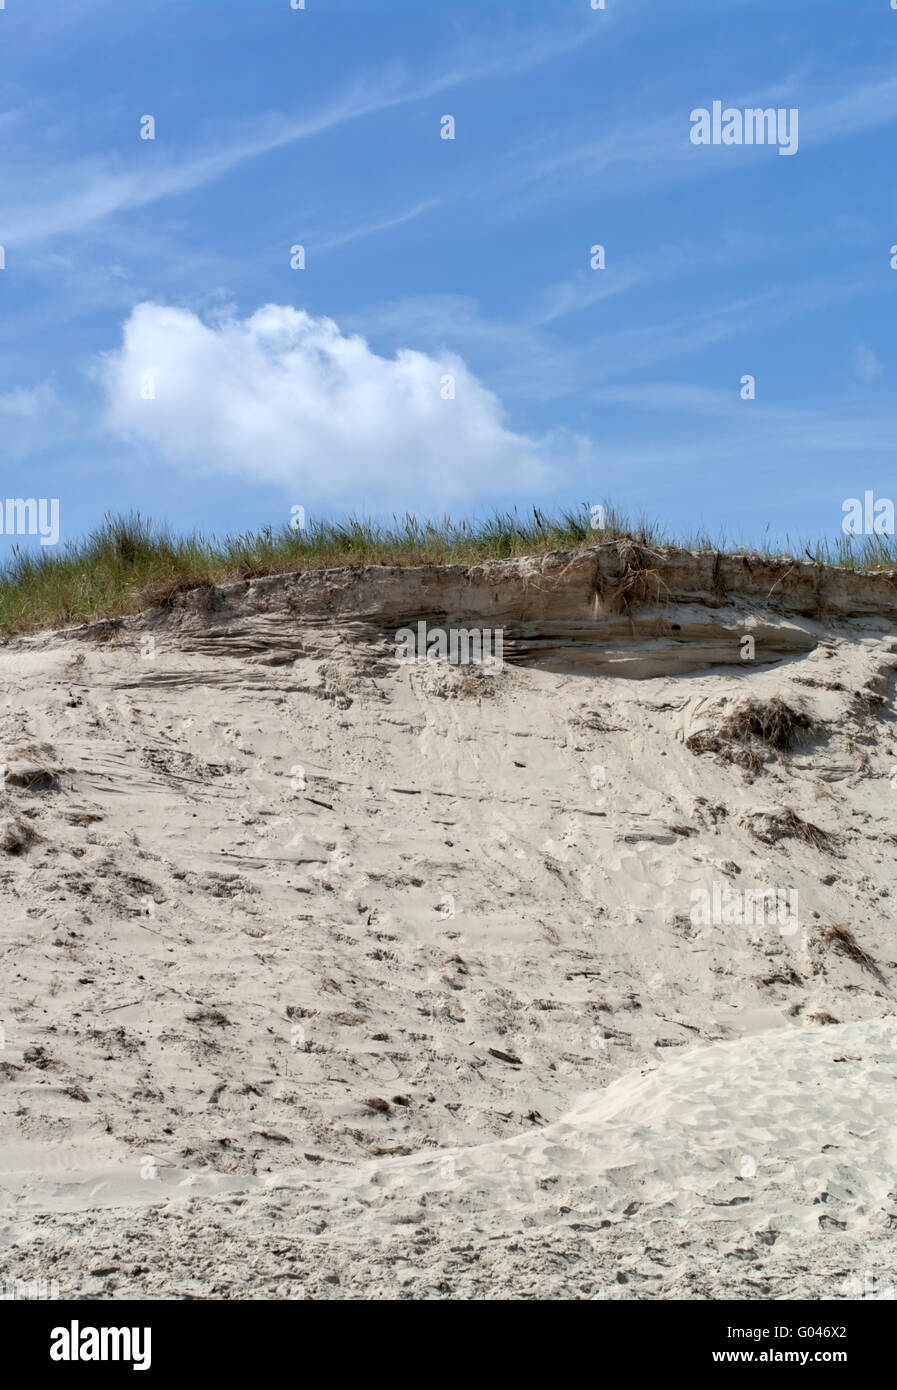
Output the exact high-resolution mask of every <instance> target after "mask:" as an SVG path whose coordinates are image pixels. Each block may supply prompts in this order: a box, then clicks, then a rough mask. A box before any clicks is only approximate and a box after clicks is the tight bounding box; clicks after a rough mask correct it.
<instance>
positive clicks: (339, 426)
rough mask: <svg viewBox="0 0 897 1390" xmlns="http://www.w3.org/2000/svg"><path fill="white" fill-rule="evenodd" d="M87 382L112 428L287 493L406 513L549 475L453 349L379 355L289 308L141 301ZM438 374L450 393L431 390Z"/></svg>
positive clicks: (532, 484) (162, 453)
mask: <svg viewBox="0 0 897 1390" xmlns="http://www.w3.org/2000/svg"><path fill="white" fill-rule="evenodd" d="M98 375H99V377H100V380H101V382H102V384H103V387H104V389H105V393H106V398H107V424H108V425H109V426H110V427H111V428H112V429H113V430H114V431H115V432H116V433H117V434H119V435H120V436H122V437H125V438H127V439H129V440H131V441H132V442H133V443H135V444H137V445H139V446H146V447H148V448H149V449H150V450H151V451H152V453H153V455H154V456H156V457H158V458H160V459H161V460H163V461H165V462H167V463H169V464H172V465H175V466H183V467H184V468H188V469H190V470H191V471H192V472H196V471H204V472H209V473H212V472H217V473H220V474H227V475H231V476H237V477H240V478H242V479H250V480H252V479H255V480H258V481H259V482H265V483H281V484H283V485H284V487H288V488H290V489H291V490H292V492H293V493H294V494H295V496H296V497H298V498H299V499H300V500H303V499H305V498H308V499H309V500H312V501H321V502H325V503H327V504H330V505H334V506H341V507H344V506H349V507H355V508H357V509H358V510H363V509H364V508H367V507H373V506H374V505H380V506H387V507H392V506H397V507H401V508H403V509H404V508H405V507H420V506H421V505H427V504H433V503H440V504H443V503H446V504H447V503H451V502H454V501H456V500H457V501H462V500H465V499H469V498H470V497H472V496H474V495H478V496H488V495H489V494H490V493H491V494H493V495H495V494H497V493H500V492H502V491H513V492H515V493H517V494H518V495H523V496H524V497H526V498H528V497H529V496H531V495H534V494H536V493H537V492H538V491H539V490H541V489H542V488H544V487H546V486H548V485H551V484H553V483H555V482H557V481H558V479H557V478H556V476H555V474H554V473H553V470H552V468H551V467H550V466H549V460H548V450H549V442H548V441H544V440H542V441H540V440H536V439H533V438H531V437H529V436H526V435H523V434H518V433H515V432H513V431H512V430H510V429H509V428H508V427H507V424H506V423H505V417H504V411H503V409H502V407H501V404H500V402H499V400H498V399H497V397H496V396H495V395H494V394H493V393H492V392H491V391H489V390H487V389H486V387H484V386H483V385H482V383H481V382H479V381H478V380H477V379H476V377H475V376H474V375H473V374H472V373H471V372H470V371H469V370H468V368H467V366H466V365H465V363H464V362H463V360H462V359H461V358H460V357H458V356H456V355H455V354H453V353H449V352H445V351H443V352H441V353H440V354H439V355H432V356H431V355H428V354H426V353H423V352H416V351H410V350H408V349H401V350H400V351H399V352H398V353H397V354H396V356H395V357H394V358H386V357H381V356H379V355H378V354H377V353H375V352H373V351H372V350H371V348H370V347H369V345H368V343H367V342H366V341H365V339H364V338H362V337H360V336H358V335H352V336H347V335H344V334H343V333H342V332H341V331H340V329H339V327H338V326H337V324H336V323H334V322H333V320H332V319H328V318H314V317H313V316H312V315H310V314H308V313H305V312H304V311H303V310H298V309H294V308H292V307H291V306H288V305H278V304H268V305H265V306H263V307H262V308H260V309H258V310H257V311H256V312H255V313H254V314H252V315H251V317H249V318H245V319H239V318H234V317H230V318H225V319H219V320H218V321H216V322H214V323H204V322H203V321H202V320H201V319H200V318H199V317H197V315H196V314H194V313H191V312H189V311H188V310H185V309H181V308H168V307H165V306H162V305H159V304H152V303H145V304H140V305H138V306H137V307H136V308H135V309H134V310H133V312H132V313H131V315H130V317H129V318H128V320H127V322H126V323H125V325H124V333H123V340H122V345H121V347H120V348H119V349H118V350H117V351H115V352H110V353H106V354H104V355H103V357H102V359H101V362H100V365H99V369H98ZM148 376H149V377H152V379H153V389H154V391H155V397H154V398H153V399H144V394H143V393H144V392H145V390H146V387H145V385H144V384H143V383H144V381H145V378H146V377H148ZM447 376H451V377H453V378H454V390H455V398H454V399H443V380H444V378H445V377H447ZM551 445H552V447H553V448H554V450H555V453H557V452H558V451H559V450H560V448H561V447H562V445H561V444H560V443H559V441H558V440H557V439H554V440H552V441H551ZM563 447H565V448H566V449H567V451H568V452H575V453H577V454H579V455H580V457H582V455H583V453H584V451H585V446H584V445H583V444H582V442H581V441H580V442H578V443H577V442H575V441H574V442H572V443H571V442H570V441H569V440H568V441H566V442H565V445H564V446H563Z"/></svg>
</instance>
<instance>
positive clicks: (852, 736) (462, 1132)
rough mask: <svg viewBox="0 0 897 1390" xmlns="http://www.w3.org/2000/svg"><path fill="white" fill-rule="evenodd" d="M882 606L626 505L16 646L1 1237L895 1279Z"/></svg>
mask: <svg viewBox="0 0 897 1390" xmlns="http://www.w3.org/2000/svg"><path fill="white" fill-rule="evenodd" d="M895 606H897V590H895V587H894V581H893V576H889V575H882V576H862V575H852V574H846V573H843V572H834V571H827V570H824V569H822V568H821V567H819V566H816V565H812V564H806V565H797V564H795V563H794V562H791V561H787V562H786V561H770V560H768V559H763V560H761V559H759V558H758V557H723V558H720V557H714V556H713V555H710V554H702V555H692V554H689V553H688V552H680V551H657V552H645V551H639V550H637V549H636V548H635V547H631V546H626V545H612V546H603V547H600V548H597V549H594V548H593V549H589V550H585V551H583V552H577V553H576V554H564V555H555V556H548V557H544V558H540V559H538V560H536V559H533V560H525V561H507V562H495V563H491V564H488V565H482V566H472V567H456V568H448V569H440V568H438V567H431V568H427V569H421V570H402V569H381V568H374V569H366V570H355V571H352V570H344V571H326V572H320V573H311V574H304V575H300V576H288V577H279V578H276V579H263V580H255V581H251V582H247V583H244V584H239V585H234V586H232V587H230V588H228V589H222V590H213V591H199V592H195V593H192V594H189V595H181V596H178V597H177V598H176V599H175V600H174V601H173V602H172V603H170V604H169V605H168V606H166V607H165V608H162V609H158V610H154V611H152V612H150V613H147V614H144V615H141V616H140V617H138V618H133V619H127V620H121V621H118V622H112V623H110V622H103V623H97V624H93V625H89V626H87V627H84V628H79V629H75V630H71V631H66V632H58V633H50V634H41V635H39V636H37V637H30V638H27V639H19V640H17V641H15V642H10V643H8V644H6V646H5V648H4V652H3V703H2V712H0V737H2V742H3V747H4V749H5V755H6V756H5V762H6V767H7V777H6V783H5V788H4V816H5V822H4V826H3V829H2V836H3V838H2V845H3V849H4V853H3V854H2V856H0V874H2V883H0V888H2V893H3V917H2V961H3V1003H2V1006H0V1022H2V1023H3V1026H4V1031H5V1047H4V1050H3V1051H2V1053H0V1106H2V1110H3V1128H2V1138H0V1189H2V1194H3V1216H2V1220H0V1232H2V1236H0V1239H2V1245H0V1249H2V1258H0V1271H2V1277H4V1278H7V1279H21V1280H28V1279H34V1278H37V1277H44V1278H47V1277H52V1278H55V1279H57V1280H58V1282H59V1286H60V1291H61V1294H62V1295H63V1296H69V1297H80V1296H85V1295H86V1296H91V1297H101V1298H114V1297H124V1296H133V1297H151V1298H157V1297H195V1296H200V1297H215V1298H236V1297H271V1296H285V1297H302V1296H305V1297H328V1298H332V1297H353V1298H359V1297H396V1296H401V1297H455V1298H468V1297H478V1298H479V1297H490V1298H491V1297H495V1298H507V1297H510V1298H516V1297H541V1298H552V1297H573V1298H598V1297H601V1298H681V1297H700V1298H727V1297H737V1298H765V1297H779V1298H792V1297H800V1296H808V1297H813V1298H824V1299H828V1298H836V1299H837V1298H852V1297H869V1296H874V1297H892V1296H893V1288H892V1286H893V1285H895V1284H897V1271H895V1269H894V1262H893V1256H892V1254H891V1251H892V1247H893V1228H894V1227H895V1225H897V1187H895V1183H897V1178H895V1173H897V1162H895V1160H897V1152H895V1139H894V1129H893V1120H892V1114H893V1102H894V1096H895V1089H894V1081H895V1076H894V1073H895V1067H897V1006H895V999H894V983H895V979H897V974H895V972H897V948H895V907H894V901H893V899H892V895H891V892H890V881H889V869H890V865H891V864H892V863H893V854H894V844H895V841H897V817H895V805H897V790H895V786H897V748H895V744H894V734H893V731H894V723H893V719H894V676H895V671H897V637H895V635H894V617H895ZM418 621H426V622H428V623H430V624H439V623H442V624H444V625H452V624H466V625H467V626H474V625H476V624H478V623H480V624H488V625H490V626H492V627H495V626H498V627H501V628H502V629H503V631H504V632H505V634H506V642H505V656H506V662H505V665H504V667H503V669H502V670H500V671H499V672H498V673H497V674H491V675H486V674H484V673H483V672H482V671H480V670H479V669H477V668H467V667H463V668H459V667H452V666H447V665H439V664H434V665H418V664H403V663H399V662H397V661H396V659H395V653H394V646H393V638H394V635H395V632H396V630H397V629H398V628H399V627H402V626H403V625H405V624H406V623H416V622H418ZM745 637H749V638H752V639H753V659H752V660H747V661H746V660H744V659H743V656H744V653H745V644H744V638H745ZM776 701H778V702H781V704H782V705H783V706H784V707H785V708H786V709H787V710H788V711H790V712H791V715H792V716H795V717H797V720H798V722H797V724H796V725H795V727H794V729H793V731H792V733H793V739H792V738H791V735H789V736H788V737H785V738H784V739H783V740H779V739H777V736H776V735H775V734H773V735H770V736H769V737H766V736H764V735H763V734H754V735H751V733H750V719H749V718H747V722H746V716H745V714H744V711H745V708H746V704H750V705H751V706H753V707H755V708H756V709H757V710H760V711H762V710H768V709H769V708H770V707H772V706H773V704H774V702H776ZM757 717H758V718H759V716H757ZM789 743H790V746H789ZM701 894H704V895H705V900H706V902H707V903H709V904H711V906H712V904H713V903H714V902H716V903H717V904H719V903H720V902H722V903H724V904H725V906H726V917H725V918H724V919H723V920H716V921H714V920H710V921H702V920H701V919H700V915H699V914H697V913H696V911H695V903H696V902H698V901H701ZM714 894H715V895H716V896H715V897H714ZM764 894H771V895H772V897H771V898H770V899H768V901H769V902H772V901H774V900H775V895H776V894H778V895H780V896H781V895H784V897H781V901H782V902H783V903H784V904H788V903H789V902H794V903H795V904H796V911H795V912H794V913H793V914H791V915H788V913H787V912H783V914H782V915H781V917H780V918H774V919H773V920H768V918H762V917H761V918H759V919H758V917H757V913H756V911H754V904H755V902H756V901H766V900H765V899H763V895H764ZM789 895H792V896H791V897H789ZM711 915H713V914H712V913H711ZM717 916H718V914H717ZM745 917H747V918H748V920H745ZM85 1251H87V1252H88V1254H87V1255H85ZM870 1279H871V1280H872V1283H870ZM870 1290H871V1291H872V1292H871V1294H870Z"/></svg>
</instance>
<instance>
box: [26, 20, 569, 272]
mask: <svg viewBox="0 0 897 1390" xmlns="http://www.w3.org/2000/svg"><path fill="white" fill-rule="evenodd" d="M593 36H594V35H593V33H590V31H589V29H588V28H587V27H585V28H584V27H582V26H578V27H576V28H570V27H569V26H568V27H565V28H564V29H562V30H561V31H557V30H556V31H553V32H545V31H533V32H530V33H525V34H523V35H522V36H521V37H520V38H519V39H518V40H516V41H515V42H513V43H511V44H510V45H509V46H508V47H507V48H506V49H505V50H504V51H502V52H501V53H500V55H499V56H497V57H489V58H487V59H482V57H480V58H479V59H477V58H476V57H475V52H474V51H475V48H476V44H475V42H474V41H471V42H470V43H468V44H467V45H466V52H465V54H464V55H463V61H462V60H457V61H456V62H455V63H454V64H453V65H452V66H451V67H449V68H447V69H446V70H445V71H443V72H441V73H438V74H436V75H434V76H432V77H430V78H429V79H427V80H425V81H423V82H416V83H415V82H409V81H408V78H407V75H406V72H405V70H404V67H403V66H402V65H399V64H394V65H392V67H391V68H390V69H389V70H388V71H386V72H385V73H384V74H383V75H381V76H379V77H378V78H376V79H370V78H368V79H363V80H360V81H358V82H356V83H355V84H354V85H352V86H351V87H349V88H348V89H347V91H346V92H345V93H344V94H343V95H342V96H340V97H339V98H337V99H336V100H335V101H333V102H331V103H329V104H328V105H327V106H325V107H323V108H322V109H321V110H320V111H318V112H315V113H312V114H310V115H303V116H298V117H294V116H287V115H283V114H281V113H269V114H267V115H264V116H260V117H257V118H254V119H249V120H246V121H245V122H242V123H241V126H240V129H239V133H237V134H235V135H234V136H233V137H232V138H231V139H230V140H229V141H227V142H225V143H221V144H218V145H216V146H210V147H209V148H206V149H200V150H198V151H196V152H194V153H192V154H189V155H187V156H186V157H184V158H182V159H178V160H170V161H168V162H166V163H163V164H161V165H160V166H159V167H155V168H152V169H147V168H145V167H142V166H141V165H138V164H136V163H135V164H131V165H128V166H125V165H124V164H123V162H121V161H119V162H118V163H117V164H114V163H113V162H111V161H110V160H108V159H104V158H100V157H96V156H94V157H84V158H80V159H77V160H75V161H74V162H72V161H65V162H63V163H59V162H55V161H54V162H53V163H52V165H51V166H50V167H47V168H45V169H44V170H43V172H41V171H40V169H38V170H37V172H36V173H35V170H34V168H33V159H32V158H31V156H29V161H30V167H29V174H30V177H29V178H28V180H27V181H25V180H24V179H23V173H24V169H23V168H22V167H20V168H6V169H3V168H0V203H2V206H3V213H2V216H0V239H2V241H3V243H4V244H5V245H7V246H10V245H11V246H16V245H19V244H22V243H30V242H38V241H42V240H45V239H47V238H48V237H54V236H62V235H69V234H72V233H75V232H80V231H83V230H84V229H85V228H87V227H89V226H91V225H93V224H95V223H97V222H100V221H102V220H103V219H105V218H107V217H111V216H113V215H115V214H118V213H123V212H128V211H131V210H134V209H137V208H142V207H146V206H149V205H150V204H153V203H156V202H159V201H160V200H162V199H165V198H172V197H176V196H178V195H180V194H184V193H188V192H191V191H192V190H193V189H196V188H200V187H202V186H204V185H207V184H210V183H213V182H215V181H216V180H218V179H220V178H223V177H224V176H225V175H227V174H230V173H231V172H233V171H234V170H236V169H237V168H239V167H240V166H241V165H243V164H245V163H247V162H248V161H250V160H253V159H257V158H259V157H260V156H262V155H266V154H270V153H272V152H274V151H275V150H278V149H282V148H284V147H286V146H289V145H293V144H296V143H297V142H300V141H303V140H308V139H311V138H313V137H315V136H318V135H322V134H324V133H325V132H327V131H330V130H334V129H336V128H337V127H339V126H342V125H345V124H347V123H349V122H352V121H358V120H361V119H362V118H364V117H367V116H371V115H375V114H378V113H380V112H385V111H389V110H393V109H395V108H397V107H401V106H406V105H410V104H413V103H415V102H420V101H424V100H426V99H428V98H430V97H434V96H438V95H441V94H442V93H447V92H449V91H451V90H453V89H455V88H457V87H461V86H463V85H465V84H467V83H473V82H481V81H484V80H486V79H491V80H501V79H503V78H511V77H515V76H520V75H522V74H524V73H526V72H528V71H530V70H531V69H533V68H535V67H538V66H541V65H543V64H545V63H549V62H552V61H553V60H554V59H556V58H558V57H561V56H562V55H563V54H565V53H567V52H569V51H570V50H571V49H573V48H576V47H579V46H580V45H581V44H583V43H585V42H587V41H588V40H589V38H590V37H593ZM22 109H23V108H18V109H16V110H15V111H12V112H10V113H7V115H8V116H9V118H10V119H18V117H19V116H20V114H21V111H22ZM0 120H2V117H0ZM7 154H9V151H8V150H7ZM23 186H24V187H26V188H27V189H28V190H29V191H28V194H27V195H26V196H25V197H24V198H23V197H22V194H21V190H22V188H23ZM431 204H432V200H429V199H428V200H423V201H422V204H421V207H420V211H423V210H425V207H427V206H430V205H431ZM401 220H405V219H403V218H399V219H397V220H396V222H394V223H393V224H392V225H398V222H399V221H401ZM386 225H389V223H388V222H387V223H385V224H384V226H386ZM376 229H377V230H379V229H380V228H376ZM360 234H362V235H363V234H364V233H360Z"/></svg>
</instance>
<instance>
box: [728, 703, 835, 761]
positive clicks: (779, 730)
mask: <svg viewBox="0 0 897 1390" xmlns="http://www.w3.org/2000/svg"><path fill="white" fill-rule="evenodd" d="M815 729H816V724H815V723H814V721H813V720H812V719H811V718H810V716H809V715H808V714H807V712H806V710H803V709H799V708H795V707H794V706H792V705H789V704H786V702H785V701H784V700H780V699H779V697H778V696H777V695H775V696H773V698H772V699H771V700H743V701H742V702H741V703H740V704H739V705H736V707H735V709H734V710H733V711H732V713H731V714H730V715H728V716H727V718H726V719H724V720H723V723H722V724H721V725H720V728H719V734H720V737H721V738H724V739H731V740H734V741H737V742H740V743H747V742H749V741H750V740H751V739H758V740H759V741H760V742H761V743H765V744H766V745H767V746H768V747H770V748H775V749H776V750H777V751H778V752H783V751H784V752H787V751H788V750H789V749H790V748H791V747H792V746H793V745H794V744H795V743H796V742H798V741H799V740H801V739H803V738H806V737H808V736H809V735H810V734H812V733H813V732H814V731H815Z"/></svg>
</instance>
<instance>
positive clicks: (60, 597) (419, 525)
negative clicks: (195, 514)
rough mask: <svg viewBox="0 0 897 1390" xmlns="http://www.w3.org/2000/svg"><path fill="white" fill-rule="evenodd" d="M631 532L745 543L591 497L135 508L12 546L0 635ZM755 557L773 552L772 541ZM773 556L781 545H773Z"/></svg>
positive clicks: (712, 545) (704, 546) (876, 543)
mask: <svg viewBox="0 0 897 1390" xmlns="http://www.w3.org/2000/svg"><path fill="white" fill-rule="evenodd" d="M624 538H625V539H628V540H631V541H632V542H634V543H635V544H636V545H639V546H660V545H680V546H683V547H685V548H687V549H689V550H708V549H710V550H720V551H726V552H728V553H733V552H739V551H744V550H746V549H747V548H746V547H744V546H737V547H736V546H731V545H729V544H728V543H727V542H726V541H725V539H724V538H723V537H720V538H717V539H716V540H714V539H713V538H711V537H710V536H709V535H708V534H706V533H701V534H696V535H693V536H690V537H681V536H680V537H676V536H674V535H672V534H669V533H667V532H665V531H664V530H663V529H662V528H661V527H659V526H657V525H655V524H654V523H651V522H649V521H647V520H644V519H643V520H641V521H639V522H637V523H635V524H634V523H633V522H631V521H630V520H629V519H628V518H626V517H625V516H624V515H623V514H622V513H620V512H619V511H617V510H616V509H615V508H614V507H611V506H608V507H607V508H606V512H605V526H604V527H603V529H602V530H600V531H597V530H593V529H592V527H591V513H590V509H589V507H588V505H587V504H585V503H584V504H583V505H582V506H581V507H579V508H577V509H574V510H572V511H570V510H568V511H562V512H560V513H558V514H557V515H547V514H546V513H544V512H542V511H540V510H539V508H538V507H533V508H532V511H531V512H528V513H524V514H522V515H521V514H520V513H518V512H517V510H516V508H515V509H514V510H513V511H505V512H496V513H495V514H494V515H493V516H491V517H487V518H486V519H484V520H474V521H455V520H453V519H452V518H451V517H448V516H446V517H443V518H442V520H441V521H427V520H422V519H420V518H418V517H416V516H412V515H411V514H409V513H406V514H405V515H404V516H402V517H399V516H394V517H393V520H392V522H391V523H390V524H388V525H382V524H378V523H375V522H372V521H363V520H358V519H356V518H352V517H349V518H346V519H345V520H342V521H321V522H312V523H311V524H310V525H309V526H308V527H307V528H306V529H305V530H304V531H296V532H294V531H292V530H291V529H290V528H289V526H287V525H284V526H283V527H282V528H281V529H279V530H277V531H275V530H272V529H271V528H270V527H265V528H264V529H262V530H261V531H258V532H246V533H245V534H243V535H236V536H226V537H225V538H224V539H223V540H218V539H216V538H214V537H207V536H203V535H200V534H198V533H194V534H193V535H190V536H174V535H172V533H171V532H170V530H169V529H168V528H167V527H165V526H160V525H157V524H155V523H153V522H152V521H150V520H148V519H145V518H143V517H141V516H140V514H139V513H132V514H131V515H129V516H120V517H114V516H106V518H105V519H104V521H103V524H102V525H101V526H99V527H98V528H97V529H96V530H95V531H93V532H91V534H90V535H88V536H87V537H86V538H85V539H83V540H81V541H77V542H69V543H67V544H66V545H64V546H62V547H59V548H56V549H53V550H49V549H43V548H41V547H40V546H36V547H35V548H33V549H28V550H24V549H22V548H21V547H19V546H14V547H13V550H12V552H11V555H10V557H9V559H8V560H7V561H6V563H5V564H4V565H3V566H2V568H0V635H2V636H6V637H9V636H11V635H14V634H15V633H18V632H28V631H34V630H38V629H46V628H57V627H64V626H67V625H70V624H73V623H79V622H86V621H90V620H93V619H97V618H104V617H105V618H108V617H121V616H124V615H126V614H129V613H138V612H140V611H141V610H143V609H146V608H151V607H153V606H155V605H157V604H164V603H165V602H167V601H169V600H170V599H171V598H172V596H173V595H175V594H177V593H181V592H183V591H185V590H188V589H195V588H200V587H202V586H211V585H214V584H228V583H234V582H236V581H237V580H240V579H250V578H256V577H258V576H260V575H273V574H286V573H291V572H294V571H298V570H305V569H326V568H330V567H335V566H343V565H451V564H474V563H476V562H477V561H481V560H500V559H510V558H512V557H514V556H520V555H539V554H544V553H546V552H547V551H551V550H574V549H576V548H578V547H580V546H583V545H595V544H599V543H601V542H608V541H614V540H621V539H624ZM751 552H752V553H760V554H766V555H769V554H772V553H773V551H772V548H771V546H770V545H769V544H768V543H767V542H764V543H762V544H761V545H760V546H759V547H751ZM776 553H780V552H776ZM793 553H794V554H796V555H797V557H798V558H800V559H803V558H806V557H807V556H809V558H811V559H815V560H817V561H818V562H819V563H820V564H832V565H838V566H841V567H844V568H848V569H855V570H876V569H877V570H881V569H888V568H897V545H895V541H894V538H893V537H887V536H870V537H864V538H861V539H859V540H858V539H855V538H850V537H844V538H842V539H839V540H838V541H836V542H834V543H829V542H822V543H820V544H819V545H817V546H816V547H815V548H814V550H813V551H812V552H810V551H809V550H808V548H807V547H806V546H805V545H803V543H802V542H801V543H798V546H797V548H796V549H795V550H794V551H793Z"/></svg>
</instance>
